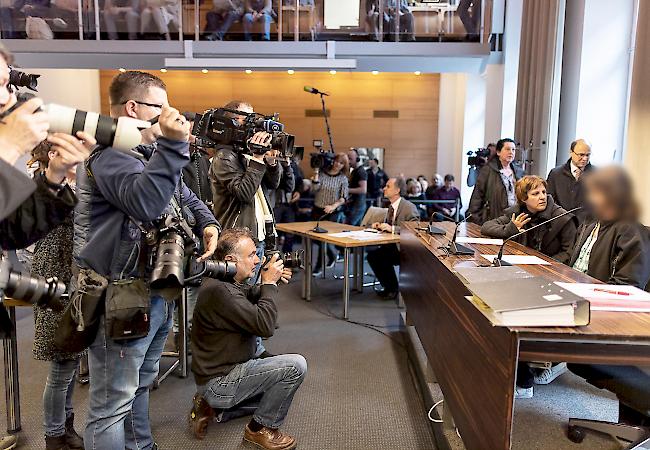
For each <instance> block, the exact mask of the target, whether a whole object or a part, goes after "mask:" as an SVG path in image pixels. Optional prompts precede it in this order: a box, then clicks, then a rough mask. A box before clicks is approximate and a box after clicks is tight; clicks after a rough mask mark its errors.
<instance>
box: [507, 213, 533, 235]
mask: <svg viewBox="0 0 650 450" xmlns="http://www.w3.org/2000/svg"><path fill="white" fill-rule="evenodd" d="M510 220H511V221H512V223H514V224H515V226H516V227H517V229H518V230H519V231H521V230H522V229H523V228H524V225H526V224H527V223H528V222H530V217H528V214H525V213H521V214H519V215H518V216H517V217H515V213H512V217H511V218H510Z"/></svg>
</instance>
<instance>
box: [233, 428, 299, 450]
mask: <svg viewBox="0 0 650 450" xmlns="http://www.w3.org/2000/svg"><path fill="white" fill-rule="evenodd" d="M244 440H245V441H247V442H250V443H251V444H255V445H257V446H258V447H260V448H263V449H265V450H293V449H294V448H296V439H295V438H294V437H292V436H289V435H288V434H284V433H283V432H282V431H280V430H274V429H272V428H267V427H263V428H262V429H261V430H260V431H257V432H254V431H252V430H251V429H250V428H248V425H246V428H245V429H244Z"/></svg>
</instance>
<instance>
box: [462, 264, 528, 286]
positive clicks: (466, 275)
mask: <svg viewBox="0 0 650 450" xmlns="http://www.w3.org/2000/svg"><path fill="white" fill-rule="evenodd" d="M454 270H455V271H456V272H458V275H460V277H461V278H462V281H464V282H465V281H466V283H465V284H471V283H485V282H489V281H511V280H521V279H523V278H532V277H533V275H531V274H530V273H528V272H526V271H525V270H524V269H522V268H521V267H517V266H503V267H454Z"/></svg>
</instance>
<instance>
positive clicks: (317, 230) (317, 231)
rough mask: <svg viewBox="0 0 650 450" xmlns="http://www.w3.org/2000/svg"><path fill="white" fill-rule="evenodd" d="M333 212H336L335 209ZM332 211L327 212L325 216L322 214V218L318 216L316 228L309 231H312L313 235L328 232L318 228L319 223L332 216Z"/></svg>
mask: <svg viewBox="0 0 650 450" xmlns="http://www.w3.org/2000/svg"><path fill="white" fill-rule="evenodd" d="M337 209H338V208H337ZM334 211H336V209H335V210H334ZM334 211H332V212H328V213H327V214H323V215H322V216H320V217H319V218H318V220H317V221H316V226H315V227H314V228H312V229H311V230H309V231H313V232H314V233H320V234H324V233H329V231H327V230H326V229H325V228H323V227H321V226H320V221H321V220H323V219H324V218H325V217H327V216H329V215H330V214H332V213H333V212H334Z"/></svg>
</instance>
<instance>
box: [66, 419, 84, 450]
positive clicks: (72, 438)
mask: <svg viewBox="0 0 650 450" xmlns="http://www.w3.org/2000/svg"><path fill="white" fill-rule="evenodd" d="M65 443H66V444H67V445H68V448H69V449H70V450H84V440H83V438H82V437H81V436H79V435H78V434H77V432H76V431H75V429H74V414H71V415H70V417H68V418H67V419H66V420H65Z"/></svg>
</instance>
